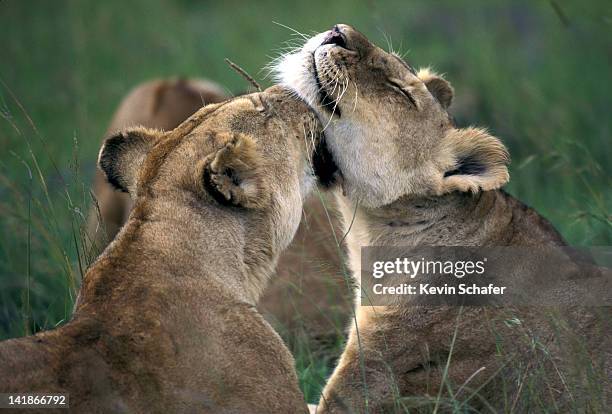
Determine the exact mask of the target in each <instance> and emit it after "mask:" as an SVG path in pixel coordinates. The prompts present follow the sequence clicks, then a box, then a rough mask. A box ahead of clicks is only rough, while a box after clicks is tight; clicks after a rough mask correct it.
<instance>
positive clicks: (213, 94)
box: [87, 79, 351, 368]
mask: <svg viewBox="0 0 612 414" xmlns="http://www.w3.org/2000/svg"><path fill="white" fill-rule="evenodd" d="M229 97H230V96H229V94H227V93H226V92H225V89H224V88H223V87H222V86H220V85H218V84H216V83H214V82H212V81H209V80H204V79H157V80H153V81H148V82H145V83H143V84H141V85H138V86H136V87H135V88H134V89H133V90H132V91H131V92H129V93H128V94H127V96H126V97H125V98H124V99H123V100H122V102H121V103H120V105H119V106H118V108H117V110H116V112H115V114H114V115H113V118H112V121H111V123H110V125H109V127H108V129H107V133H106V135H108V134H111V133H114V132H116V131H119V130H121V129H124V128H127V127H132V126H144V127H148V128H156V129H161V130H164V131H169V130H171V129H174V128H175V127H177V126H178V125H179V124H180V123H182V122H183V121H184V120H185V119H187V118H188V117H189V116H191V115H192V114H193V113H194V112H196V111H197V110H198V109H200V108H201V107H202V106H203V105H205V104H210V103H218V102H222V101H225V100H227V99H229ZM93 195H94V203H93V206H92V208H91V209H90V211H89V216H88V223H87V234H88V237H87V240H89V241H90V246H91V247H92V250H93V251H92V256H95V254H96V252H99V251H102V250H103V249H104V247H106V245H107V244H108V243H109V242H110V241H112V240H113V239H114V238H115V236H116V234H117V232H118V231H119V229H120V228H121V227H122V226H123V225H124V224H125V221H126V219H127V217H128V215H129V212H130V210H131V209H132V201H131V199H130V197H129V195H127V194H125V193H122V192H119V191H116V190H115V188H113V186H112V185H111V184H109V183H108V181H107V180H106V177H104V174H103V173H102V171H100V170H98V171H97V172H96V176H95V179H94V183H93ZM331 205H332V202H331V200H329V197H328V196H327V194H326V192H325V191H316V192H315V193H314V194H312V195H311V196H310V197H308V198H307V199H306V200H305V202H304V209H303V210H304V214H303V219H302V221H301V223H300V226H299V228H298V231H297V233H296V236H295V238H294V239H293V241H292V243H291V244H290V246H289V247H288V248H287V249H286V251H285V252H283V254H282V255H281V257H280V259H279V263H278V266H277V269H276V277H274V278H273V279H272V281H271V282H270V285H269V286H268V288H267V289H266V291H265V292H264V295H263V296H262V298H261V300H260V302H259V304H258V308H259V310H260V311H261V312H262V314H263V315H264V317H265V318H266V319H267V320H268V321H269V322H270V323H271V324H272V326H274V327H275V328H276V329H277V331H279V332H281V333H282V334H283V337H285V338H287V340H289V341H290V342H294V343H296V344H297V343H299V344H300V346H304V347H305V348H306V349H308V350H309V352H310V353H312V355H313V357H315V358H321V357H325V356H328V355H333V356H336V354H337V353H338V351H337V349H338V348H339V347H338V346H337V344H338V343H339V341H340V340H341V338H342V336H343V332H342V330H341V329H339V328H338V327H342V326H344V325H345V324H346V322H347V321H348V317H349V313H350V309H351V290H350V289H349V288H347V278H349V277H350V276H349V274H348V272H347V271H345V270H344V268H343V263H342V253H341V252H340V249H339V248H338V246H337V243H336V240H340V239H341V237H342V235H341V234H340V230H339V227H340V226H339V223H338V221H337V219H336V214H334V213H333V212H327V211H326V209H329V208H330V207H331ZM296 346H297V345H296ZM330 368H331V367H330Z"/></svg>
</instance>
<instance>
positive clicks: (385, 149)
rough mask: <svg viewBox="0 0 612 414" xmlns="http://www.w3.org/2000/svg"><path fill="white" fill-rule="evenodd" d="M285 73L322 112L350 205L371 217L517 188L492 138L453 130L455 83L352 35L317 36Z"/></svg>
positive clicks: (340, 30) (281, 75)
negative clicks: (425, 200)
mask: <svg viewBox="0 0 612 414" xmlns="http://www.w3.org/2000/svg"><path fill="white" fill-rule="evenodd" d="M276 73H277V76H278V81H279V83H281V84H282V85H284V86H286V87H289V88H292V89H293V90H294V91H295V92H296V93H297V94H298V95H299V96H300V97H302V98H303V99H305V100H306V101H307V102H308V103H309V104H310V105H311V106H312V107H313V108H314V109H315V111H316V112H317V115H318V116H319V118H320V120H321V122H322V124H323V126H324V131H325V136H326V141H327V145H328V146H329V149H330V151H331V153H332V155H333V158H334V161H335V163H336V164H337V166H338V168H339V169H340V172H341V173H342V176H343V178H344V182H343V186H344V191H345V193H346V195H347V196H348V197H349V198H350V199H352V200H354V201H359V202H360V203H361V204H362V205H363V206H365V207H370V208H376V207H380V206H383V205H386V204H389V203H391V202H393V201H395V200H397V199H398V198H400V197H402V196H405V195H417V196H429V195H442V194H444V193H448V192H452V191H474V192H475V191H479V190H490V189H495V188H498V187H500V186H502V185H503V184H505V183H506V182H507V181H508V178H509V177H508V170H507V167H506V165H507V163H508V154H507V151H506V149H505V147H504V146H503V144H502V143H501V142H500V141H499V140H498V139H497V138H495V137H493V136H491V135H489V134H488V133H487V132H486V131H485V130H483V129H478V128H464V129H458V128H455V126H454V125H453V121H452V118H451V117H450V116H449V114H448V112H447V109H448V107H449V106H450V104H451V102H452V99H453V89H452V87H451V85H450V84H449V83H448V82H447V81H446V80H444V79H443V78H442V77H440V76H438V75H436V74H435V73H433V72H431V71H430V70H428V69H424V70H420V71H416V70H415V69H413V68H412V66H410V65H409V64H408V63H406V62H405V61H404V60H403V59H401V58H400V57H399V56H397V55H395V54H393V53H388V52H386V51H384V50H382V49H381V48H379V47H377V46H376V45H374V44H372V43H371V42H370V41H369V40H368V39H367V38H366V37H365V36H364V35H363V34H361V33H359V32H358V31H357V30H355V29H353V28H352V27H350V26H347V25H336V26H334V27H333V28H332V30H329V31H327V32H324V33H321V34H318V35H316V36H314V37H313V38H311V39H310V40H308V41H307V42H306V44H305V45H304V46H303V47H302V48H301V49H300V50H299V51H297V52H295V53H292V54H288V55H286V56H284V57H283V58H282V59H280V60H279V63H278V65H277V66H276Z"/></svg>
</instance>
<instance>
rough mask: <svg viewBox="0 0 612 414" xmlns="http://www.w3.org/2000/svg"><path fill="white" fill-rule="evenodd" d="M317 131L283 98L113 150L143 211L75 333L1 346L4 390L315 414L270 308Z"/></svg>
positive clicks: (110, 169)
mask: <svg viewBox="0 0 612 414" xmlns="http://www.w3.org/2000/svg"><path fill="white" fill-rule="evenodd" d="M317 125H318V124H317V122H316V118H315V116H314V114H312V113H311V111H310V110H309V108H308V107H307V106H306V105H305V104H304V103H303V102H301V101H299V100H297V99H295V98H292V97H291V96H290V95H289V93H287V92H285V91H284V90H283V89H281V88H279V87H275V88H271V89H268V90H267V91H265V92H263V93H259V94H253V95H247V96H245V97H241V98H236V99H234V100H231V101H227V102H225V103H220V104H215V105H210V106H207V107H205V108H203V109H201V110H199V111H198V112H197V113H196V114H194V115H193V116H192V117H190V118H189V119H188V120H187V121H185V122H184V123H182V124H181V125H180V126H179V127H177V128H176V129H174V130H173V131H170V132H166V133H162V132H159V131H156V130H149V129H144V128H135V129H129V130H127V131H125V132H123V133H120V134H118V135H115V136H113V137H111V138H109V139H107V140H106V141H105V143H104V145H103V148H102V150H101V152H100V157H99V164H100V167H101V169H102V170H103V171H104V173H105V175H106V177H107V178H108V180H109V181H110V182H111V183H112V184H113V185H114V186H115V187H117V188H118V189H119V190H122V191H127V192H128V193H129V194H130V195H131V197H132V198H133V199H134V208H133V210H132V211H131V213H130V215H129V218H128V221H127V223H126V225H125V226H124V227H123V228H122V230H121V231H120V233H119V234H118V236H117V238H116V239H115V240H114V241H113V242H112V243H111V244H110V245H109V246H108V248H107V249H106V250H105V251H104V253H103V254H102V255H101V256H100V257H99V258H98V260H97V261H96V262H95V263H94V265H92V267H91V268H90V269H89V271H88V272H87V274H86V276H85V278H84V280H83V284H82V288H81V291H80V294H79V298H78V300H77V304H76V308H75V311H74V316H73V318H72V320H71V321H70V322H69V323H67V324H66V325H64V326H63V327H61V328H59V329H56V330H53V331H49V332H42V333H39V334H37V335H35V336H31V337H27V338H21V339H12V340H8V341H5V342H2V343H1V344H0V378H2V381H1V382H0V392H2V393H6V392H45V393H51V392H64V393H69V394H70V406H71V409H72V410H73V411H75V412H82V413H96V412H126V413H138V412H142V413H149V412H155V413H176V412H207V413H283V414H284V413H299V412H306V411H307V408H306V404H305V401H304V399H303V395H302V393H301V392H300V390H299V388H298V382H297V377H296V373H295V370H294V366H293V358H292V356H291V355H290V353H289V351H288V350H287V349H286V348H285V346H284V344H283V342H282V340H281V339H280V337H279V336H278V335H277V334H276V333H275V332H274V330H273V329H272V328H271V327H270V326H269V325H268V323H267V322H266V321H265V320H264V319H263V317H262V316H261V315H260V314H259V313H258V312H257V310H256V308H255V304H256V303H257V301H258V299H259V297H260V295H261V293H262V291H263V289H264V287H265V285H266V282H267V279H268V276H269V275H270V274H271V273H272V271H273V269H274V266H275V263H276V260H277V258H278V255H279V254H280V252H281V251H282V250H283V249H284V248H286V247H287V245H288V244H289V243H290V242H291V239H292V237H293V236H294V233H295V231H296V229H297V227H298V224H299V222H300V216H301V210H302V199H303V197H304V196H305V195H306V194H308V191H309V189H310V188H311V186H312V185H313V183H314V178H313V175H312V169H311V166H310V160H311V157H312V155H313V145H315V144H316V143H317V141H318V139H319V138H318V132H317V130H318V126H317ZM305 133H306V134H308V136H307V137H305V136H304V134H305Z"/></svg>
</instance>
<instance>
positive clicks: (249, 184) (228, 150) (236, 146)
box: [198, 134, 269, 208]
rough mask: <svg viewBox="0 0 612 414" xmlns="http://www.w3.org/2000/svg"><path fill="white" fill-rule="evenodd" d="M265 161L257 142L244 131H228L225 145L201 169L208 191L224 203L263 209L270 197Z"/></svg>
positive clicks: (201, 179) (199, 176)
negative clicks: (234, 132) (258, 149)
mask: <svg viewBox="0 0 612 414" xmlns="http://www.w3.org/2000/svg"><path fill="white" fill-rule="evenodd" d="M263 168H264V165H263V161H262V158H261V157H260V156H259V153H258V152H257V147H256V145H255V142H254V141H253V139H252V138H251V137H249V136H248V135H244V134H234V135H230V134H227V138H226V140H225V144H224V145H223V146H222V147H221V148H220V149H218V150H217V151H215V152H213V153H212V154H210V155H208V156H207V157H206V158H205V159H204V160H203V162H202V163H201V167H200V168H199V169H198V170H199V173H198V180H199V181H200V182H201V183H202V185H203V188H204V190H205V191H206V192H207V193H208V194H210V195H211V196H212V197H213V198H214V199H215V200H217V201H218V202H219V203H221V204H224V205H233V206H237V207H244V208H261V207H263V206H264V205H265V204H266V203H267V202H268V200H269V194H268V191H266V188H265V185H264V182H265V180H264V174H263Z"/></svg>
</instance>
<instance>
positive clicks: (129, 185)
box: [98, 127, 159, 195]
mask: <svg viewBox="0 0 612 414" xmlns="http://www.w3.org/2000/svg"><path fill="white" fill-rule="evenodd" d="M158 136H159V132H158V131H155V130H151V129H147V128H143V127H136V128H130V129H127V130H125V131H122V132H119V133H117V134H114V135H112V136H110V137H108V138H107V139H106V140H104V143H103V144H102V148H101V149H100V154H99V156H98V165H99V167H100V169H101V170H102V171H104V174H105V175H106V179H107V180H108V182H109V183H111V184H112V185H113V187H115V188H116V189H117V190H121V191H123V192H126V193H130V194H131V195H135V193H136V181H137V179H138V172H139V171H140V167H141V166H142V163H143V161H144V159H145V158H146V156H147V153H148V152H149V150H150V149H151V147H152V146H153V144H154V143H155V141H156V139H157V137H158Z"/></svg>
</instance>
